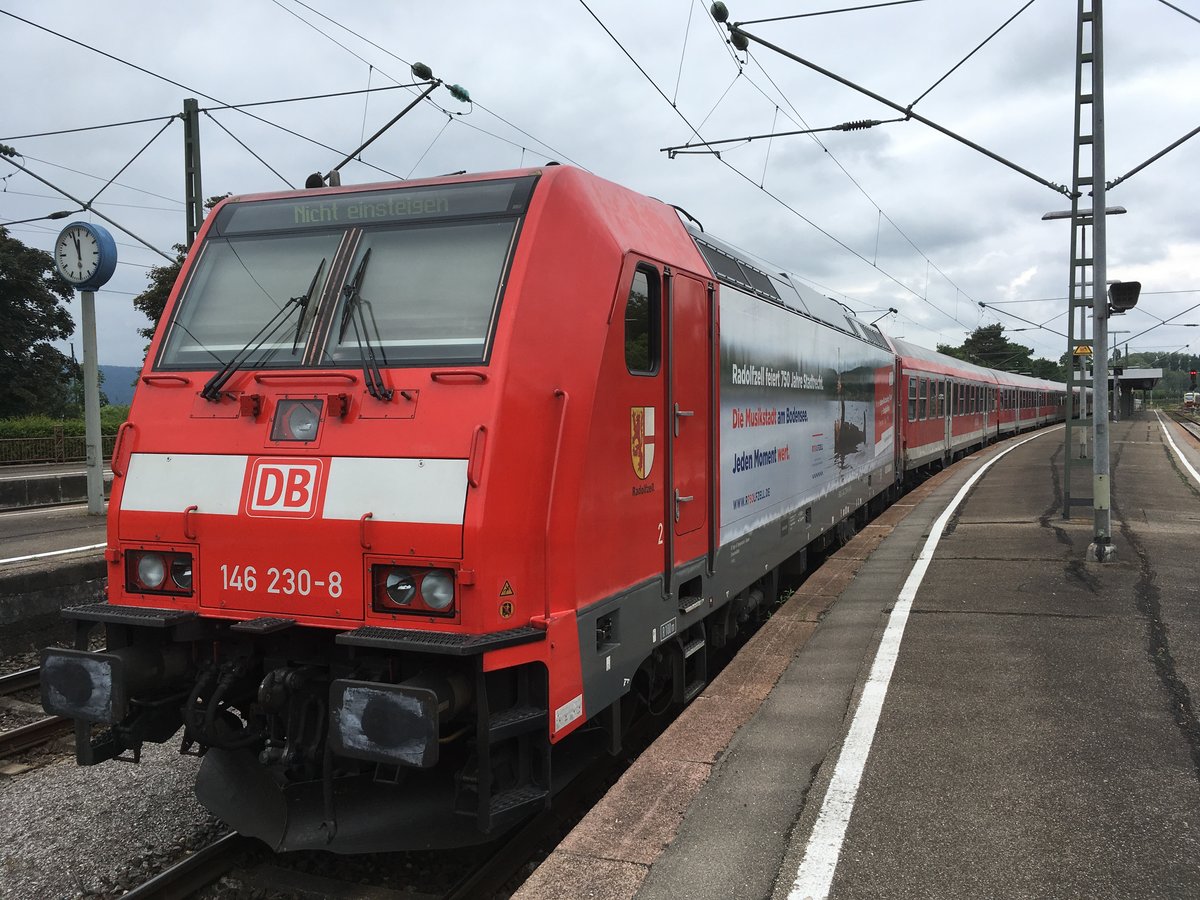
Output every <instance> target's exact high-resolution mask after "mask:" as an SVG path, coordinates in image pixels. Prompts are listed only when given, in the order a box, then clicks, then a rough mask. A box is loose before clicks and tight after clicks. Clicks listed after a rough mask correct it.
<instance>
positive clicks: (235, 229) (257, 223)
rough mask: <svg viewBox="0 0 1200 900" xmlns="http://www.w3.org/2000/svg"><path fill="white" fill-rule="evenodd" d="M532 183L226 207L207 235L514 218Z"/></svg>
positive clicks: (317, 196)
mask: <svg viewBox="0 0 1200 900" xmlns="http://www.w3.org/2000/svg"><path fill="white" fill-rule="evenodd" d="M534 181H535V178H533V177H528V178H511V179H510V178H506V179H503V180H499V181H477V182H469V183H465V184H451V185H437V186H432V187H411V188H400V189H397V190H389V191H361V192H355V193H346V194H312V195H310V196H304V197H299V198H289V199H287V200H262V201H258V202H253V203H231V204H229V205H228V206H226V207H225V208H224V209H222V211H221V214H220V216H219V217H218V219H217V222H216V224H215V225H214V228H213V231H214V233H215V234H216V235H220V236H226V237H228V236H231V235H236V234H253V233H256V232H264V231H277V230H287V231H295V230H296V229H298V228H299V229H303V228H339V227H340V228H350V227H354V226H357V225H379V224H386V223H398V222H412V221H421V220H425V219H439V218H460V217H463V216H482V215H520V214H521V213H523V212H524V211H525V207H526V205H527V204H528V203H529V195H530V193H531V191H532V188H533V183H534Z"/></svg>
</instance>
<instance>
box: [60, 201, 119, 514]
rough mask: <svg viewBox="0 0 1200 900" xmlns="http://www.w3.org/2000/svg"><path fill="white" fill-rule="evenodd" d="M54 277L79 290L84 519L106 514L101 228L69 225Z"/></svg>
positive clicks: (105, 240) (110, 268)
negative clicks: (99, 327)
mask: <svg viewBox="0 0 1200 900" xmlns="http://www.w3.org/2000/svg"><path fill="white" fill-rule="evenodd" d="M54 266H55V268H56V269H57V271H58V274H59V275H60V276H62V278H63V279H64V280H65V281H67V282H68V283H69V284H71V285H72V286H74V287H75V288H78V290H79V296H80V301H81V303H80V306H81V309H82V312H83V427H84V435H85V438H84V439H85V441H86V443H87V498H88V515H92V516H99V515H103V514H104V447H103V445H102V444H101V442H100V441H101V438H100V365H99V361H98V359H97V351H96V288H99V287H103V286H104V285H105V284H107V283H108V279H110V278H111V277H112V274H113V272H114V271H115V270H116V267H117V245H116V243H115V242H114V241H113V238H112V235H111V234H109V233H108V230H107V229H106V228H105V227H104V226H103V225H93V224H91V223H90V222H72V223H71V224H70V225H68V226H67V227H66V228H64V229H63V230H62V231H61V232H60V233H59V235H58V240H57V241H56V242H55V245H54Z"/></svg>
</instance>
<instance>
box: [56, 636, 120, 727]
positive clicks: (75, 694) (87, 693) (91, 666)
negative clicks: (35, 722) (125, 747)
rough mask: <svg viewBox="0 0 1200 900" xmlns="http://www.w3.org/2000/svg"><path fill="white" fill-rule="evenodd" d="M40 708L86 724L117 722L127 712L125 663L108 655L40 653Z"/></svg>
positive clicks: (71, 652)
mask: <svg viewBox="0 0 1200 900" xmlns="http://www.w3.org/2000/svg"><path fill="white" fill-rule="evenodd" d="M41 682H42V708H43V709H45V710H46V712H48V713H50V714H51V715H56V716H66V717H68V718H71V719H83V720H85V721H88V722H109V723H113V722H120V721H121V720H122V719H124V718H125V714H126V712H127V711H128V705H129V702H128V697H127V695H126V690H125V677H124V660H123V659H122V658H121V657H120V656H117V655H115V654H111V653H91V652H88V651H86V650H61V649H54V648H47V649H46V650H43V651H42V674H41Z"/></svg>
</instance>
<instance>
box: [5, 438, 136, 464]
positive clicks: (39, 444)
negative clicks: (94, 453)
mask: <svg viewBox="0 0 1200 900" xmlns="http://www.w3.org/2000/svg"><path fill="white" fill-rule="evenodd" d="M116 440H117V435H116V433H113V434H102V435H101V436H100V443H101V451H100V455H101V456H102V457H103V458H104V459H110V458H111V457H112V452H113V445H114V444H115V443H116ZM86 460H87V438H85V437H84V436H83V435H82V434H65V433H63V430H62V429H55V433H54V434H52V435H46V436H44V437H23V438H0V466H18V465H24V464H27V463H68V462H85V461H86Z"/></svg>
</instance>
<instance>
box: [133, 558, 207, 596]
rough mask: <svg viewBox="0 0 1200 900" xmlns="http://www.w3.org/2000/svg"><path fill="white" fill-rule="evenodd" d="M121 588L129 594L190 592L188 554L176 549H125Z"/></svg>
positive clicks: (189, 561) (184, 593) (189, 562)
mask: <svg viewBox="0 0 1200 900" xmlns="http://www.w3.org/2000/svg"><path fill="white" fill-rule="evenodd" d="M125 589H126V590H127V591H130V592H132V593H138V594H142V593H150V594H174V595H175V596H179V597H182V596H187V595H190V594H191V593H192V554H190V553H185V552H181V551H178V550H164V551H159V550H129V551H127V552H126V554H125Z"/></svg>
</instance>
